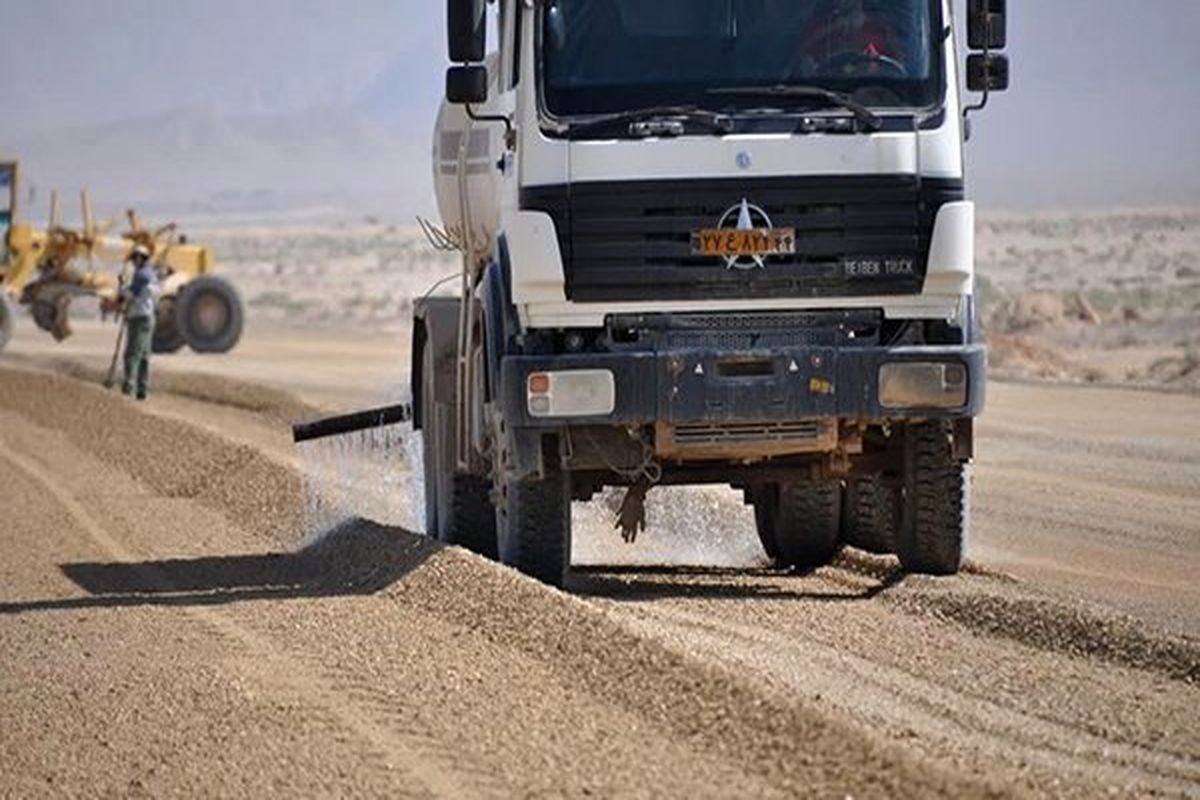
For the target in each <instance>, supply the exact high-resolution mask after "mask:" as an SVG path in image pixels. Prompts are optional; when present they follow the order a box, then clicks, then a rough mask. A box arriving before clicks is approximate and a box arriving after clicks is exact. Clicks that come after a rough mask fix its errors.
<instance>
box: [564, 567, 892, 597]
mask: <svg viewBox="0 0 1200 800" xmlns="http://www.w3.org/2000/svg"><path fill="white" fill-rule="evenodd" d="M905 577H906V574H905V572H904V570H903V569H901V568H900V566H899V565H898V564H894V565H893V564H888V563H886V562H885V563H882V564H876V563H866V564H864V562H863V560H861V559H859V558H857V557H854V556H849V557H847V556H841V557H839V558H838V560H836V561H835V562H834V563H833V565H831V567H829V568H822V569H820V570H807V571H796V570H779V569H765V568H764V569H732V568H712V567H588V568H584V569H577V570H575V571H574V572H573V573H572V575H571V579H570V581H569V582H568V589H569V590H570V591H571V592H572V593H574V594H578V595H581V596H584V597H595V598H604V599H608V600H620V601H622V602H643V601H651V600H662V599H668V598H694V599H705V600H745V599H750V598H760V599H773V600H799V601H806V602H816V603H846V602H862V601H865V600H871V599H873V598H875V597H878V596H879V595H881V594H883V593H884V592H886V591H888V590H889V589H892V588H894V587H896V586H898V585H900V584H901V583H902V582H903V581H904V578H905Z"/></svg>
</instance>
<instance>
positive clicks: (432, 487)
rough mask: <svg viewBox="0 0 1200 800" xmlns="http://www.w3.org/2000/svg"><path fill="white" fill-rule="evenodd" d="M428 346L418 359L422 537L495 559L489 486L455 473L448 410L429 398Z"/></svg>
mask: <svg viewBox="0 0 1200 800" xmlns="http://www.w3.org/2000/svg"><path fill="white" fill-rule="evenodd" d="M436 369H437V365H436V363H435V360H434V358H433V347H432V346H431V345H429V344H426V345H425V348H424V353H423V354H422V372H421V398H422V399H421V402H422V405H421V408H422V413H423V414H424V419H423V424H422V430H421V448H422V454H423V455H424V461H425V532H426V534H427V535H429V536H431V537H433V538H435V539H437V540H438V541H440V542H444V543H446V544H449V545H458V546H459V547H465V548H466V549H468V550H472V551H474V552H476V553H479V554H480V555H482V556H486V557H488V558H495V557H496V511H495V508H493V506H492V503H491V482H490V481H488V480H487V479H486V478H481V477H479V476H476V475H464V474H461V473H459V472H458V471H457V470H456V468H455V467H456V465H455V460H456V458H455V443H454V407H453V406H451V405H450V404H448V403H439V402H437V401H436V400H435V399H434V391H433V387H434V381H435V370H436Z"/></svg>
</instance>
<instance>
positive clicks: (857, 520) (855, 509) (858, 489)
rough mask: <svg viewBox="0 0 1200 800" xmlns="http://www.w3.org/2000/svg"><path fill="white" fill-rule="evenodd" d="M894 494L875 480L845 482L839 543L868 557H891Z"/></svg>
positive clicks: (896, 499) (896, 500)
mask: <svg viewBox="0 0 1200 800" xmlns="http://www.w3.org/2000/svg"><path fill="white" fill-rule="evenodd" d="M897 494H898V493H897V492H896V491H895V490H894V489H893V488H891V487H889V486H887V485H885V484H884V482H883V479H882V478H880V477H878V476H871V477H869V478H854V479H852V480H850V481H848V482H847V484H846V494H845V502H844V505H843V507H842V541H843V542H845V543H846V544H848V545H850V546H851V547H857V548H859V549H860V550H866V551H867V552H868V553H877V554H881V555H882V554H888V553H894V552H895V551H896V517H897V514H898V513H899V511H900V505H899V497H898V496H897Z"/></svg>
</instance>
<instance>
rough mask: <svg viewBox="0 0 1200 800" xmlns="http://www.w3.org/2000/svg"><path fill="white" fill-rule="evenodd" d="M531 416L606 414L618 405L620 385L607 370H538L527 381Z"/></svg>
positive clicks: (588, 415) (594, 415) (600, 415)
mask: <svg viewBox="0 0 1200 800" xmlns="http://www.w3.org/2000/svg"><path fill="white" fill-rule="evenodd" d="M525 387H526V398H527V402H528V407H529V416H531V417H603V416H608V415H609V414H611V413H613V411H614V410H615V409H616V407H617V387H616V381H615V380H614V379H613V374H612V372H610V371H609V370H606V369H586V370H585V369H580V370H564V371H561V372H535V373H533V374H531V375H530V376H529V379H528V380H527V381H526V384H525Z"/></svg>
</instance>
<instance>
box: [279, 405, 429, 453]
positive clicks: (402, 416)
mask: <svg viewBox="0 0 1200 800" xmlns="http://www.w3.org/2000/svg"><path fill="white" fill-rule="evenodd" d="M411 419H412V404H411V403H398V404H396V405H394V406H383V407H382V408H372V409H368V410H367V411H356V412H354V413H353V414H344V415H342V416H340V417H328V418H326V419H319V420H316V421H314V422H301V423H299V424H298V425H293V426H292V441H293V442H295V443H296V444H299V443H300V442H308V441H311V440H313V439H324V438H326V437H329V436H341V435H342V434H346V433H354V432H356V431H365V430H369V429H371V428H384V427H387V426H388V425H399V424H400V423H402V422H408V421H409V420H411Z"/></svg>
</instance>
